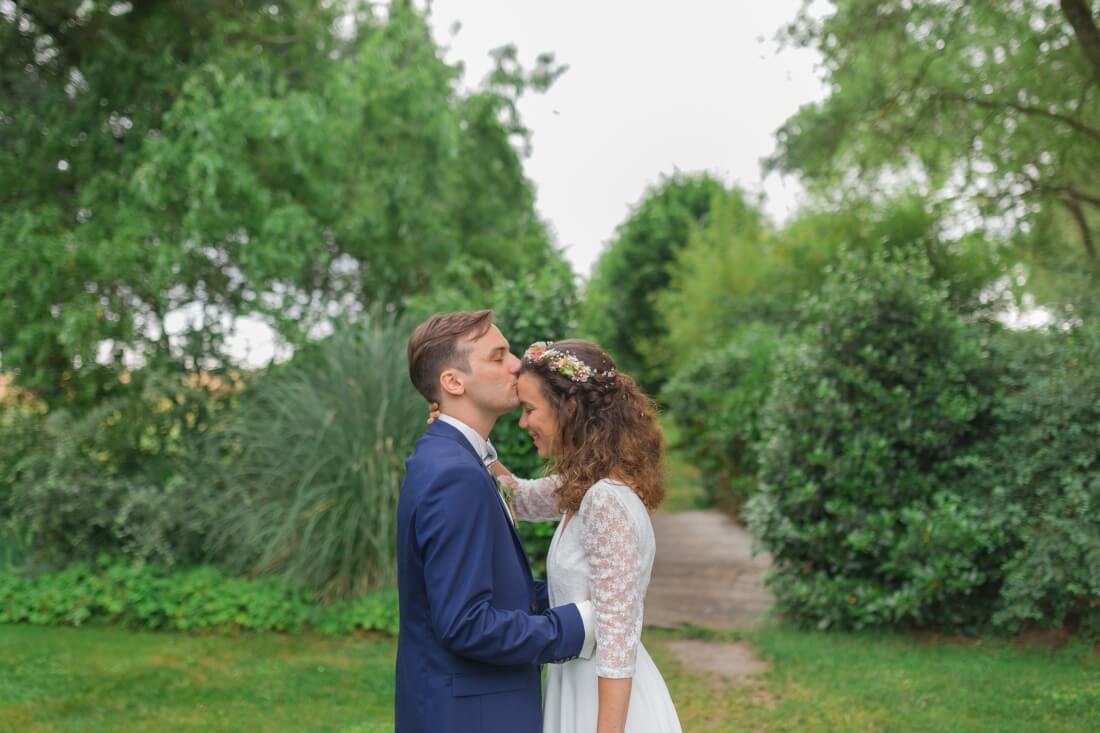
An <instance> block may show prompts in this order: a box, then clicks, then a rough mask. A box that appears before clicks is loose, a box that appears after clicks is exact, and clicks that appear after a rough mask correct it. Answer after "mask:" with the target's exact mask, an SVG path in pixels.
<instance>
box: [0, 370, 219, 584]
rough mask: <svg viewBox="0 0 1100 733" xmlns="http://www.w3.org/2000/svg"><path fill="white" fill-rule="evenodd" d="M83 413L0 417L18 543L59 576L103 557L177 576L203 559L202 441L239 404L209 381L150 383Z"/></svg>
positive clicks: (3, 488) (3, 473) (167, 378)
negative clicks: (178, 568)
mask: <svg viewBox="0 0 1100 733" xmlns="http://www.w3.org/2000/svg"><path fill="white" fill-rule="evenodd" d="M134 380H135V381H134V382H133V383H132V384H131V388H130V389H128V390H123V391H121V394H119V395H118V396H116V397H113V398H111V399H108V400H106V401H104V402H103V403H101V404H100V405H99V406H98V407H95V408H93V409H91V410H88V411H86V412H84V413H80V414H73V413H70V412H68V411H67V410H63V409H54V410H52V411H50V412H45V410H44V408H43V409H39V407H41V406H34V407H27V408H19V407H15V408H10V409H8V410H5V411H4V413H3V414H2V415H3V416H2V418H0V442H2V443H5V444H6V445H7V446H8V448H10V449H11V450H8V449H5V451H4V453H3V455H2V456H0V500H4V498H5V495H6V501H4V505H3V506H4V509H3V512H4V514H5V515H6V516H7V526H8V530H7V532H6V534H8V535H9V536H18V537H21V538H26V543H27V545H28V547H27V551H28V552H29V554H30V559H31V560H33V561H34V562H35V563H37V564H39V565H46V566H50V567H58V566H61V565H64V564H67V563H69V562H72V561H74V560H77V559H81V558H87V557H94V556H95V555H96V554H98V553H100V552H108V553H119V552H124V553H127V554H130V555H132V556H134V557H138V558H143V559H148V560H155V561H157V562H161V563H165V564H169V565H175V564H180V563H183V564H187V563H192V562H196V561H198V560H199V559H200V558H201V557H202V553H203V542H204V539H205V533H206V530H207V528H208V527H209V515H208V514H207V513H206V511H207V509H208V508H209V507H210V504H209V502H208V501H206V500H205V498H206V496H207V494H206V488H207V487H206V486H205V485H204V484H202V483H201V482H197V481H195V480H194V469H195V467H196V466H197V465H198V464H199V463H200V462H201V456H202V454H203V450H204V448H203V440H204V435H205V434H206V433H207V431H208V430H209V429H210V428H211V426H212V425H214V424H216V423H217V421H218V420H219V419H220V418H221V417H222V416H223V415H224V414H225V413H226V411H227V410H229V409H230V408H231V406H232V404H233V403H234V401H235V400H236V391H237V390H236V386H235V384H234V383H233V382H231V381H229V380H228V379H219V378H216V377H210V376H209V375H198V376H192V377H188V378H185V379H181V378H180V375H179V374H175V375H171V374H162V373H155V372H151V373H142V374H140V375H136V376H135V378H134Z"/></svg>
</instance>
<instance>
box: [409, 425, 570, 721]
mask: <svg viewBox="0 0 1100 733" xmlns="http://www.w3.org/2000/svg"><path fill="white" fill-rule="evenodd" d="M406 469H407V472H406V474H405V481H404V483H403V484H402V486H401V497H400V499H399V501H398V505H397V584H398V595H399V599H400V621H401V627H400V634H399V636H398V641H397V690H396V700H395V711H394V712H395V720H396V730H397V733H481V732H485V733H499V732H501V731H507V732H508V733H541V731H542V711H541V690H540V678H539V665H540V664H543V663H546V662H561V661H566V660H567V659H572V658H575V657H576V656H577V655H578V654H579V653H580V650H581V646H582V644H583V643H584V625H583V622H582V621H581V615H580V612H579V611H578V610H577V607H576V606H573V605H569V606H562V607H559V608H554V609H546V589H545V586H544V585H542V584H537V583H536V582H535V580H534V579H533V578H532V576H531V567H530V565H529V564H528V562H527V555H526V553H525V552H524V549H523V543H522V542H521V541H520V538H519V535H518V534H517V533H516V530H515V527H514V526H513V525H512V522H511V521H510V520H509V519H508V515H507V513H506V512H505V509H504V506H503V505H502V503H501V501H500V497H499V496H498V494H497V488H496V481H495V480H494V479H493V478H492V476H491V475H490V473H489V471H488V470H487V469H486V468H485V466H484V465H483V464H482V462H481V459H480V457H479V456H478V455H477V452H476V451H475V450H474V448H473V446H471V445H470V443H469V441H467V440H466V438H465V437H464V436H463V435H462V433H460V432H459V431H458V430H456V429H455V428H453V427H451V426H450V425H447V424H445V423H443V422H442V421H439V420H437V421H436V422H434V423H432V425H431V426H430V427H429V428H428V430H427V431H426V432H425V433H424V435H423V436H422V437H421V438H420V440H419V441H418V442H417V444H416V449H415V450H414V451H413V453H412V455H411V456H410V457H409V459H408V461H407V462H406Z"/></svg>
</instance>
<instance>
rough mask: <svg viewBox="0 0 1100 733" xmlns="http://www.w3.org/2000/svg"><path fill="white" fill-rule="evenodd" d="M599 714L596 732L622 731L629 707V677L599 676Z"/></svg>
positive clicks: (618, 732)
mask: <svg viewBox="0 0 1100 733" xmlns="http://www.w3.org/2000/svg"><path fill="white" fill-rule="evenodd" d="M599 679H600V685H599V695H600V716H599V718H598V722H597V723H596V733H624V731H625V730H626V712H627V710H628V709H629V708H630V686H631V684H632V683H633V682H634V680H632V679H631V678H630V677H626V678H624V679H615V678H612V677H600V678H599Z"/></svg>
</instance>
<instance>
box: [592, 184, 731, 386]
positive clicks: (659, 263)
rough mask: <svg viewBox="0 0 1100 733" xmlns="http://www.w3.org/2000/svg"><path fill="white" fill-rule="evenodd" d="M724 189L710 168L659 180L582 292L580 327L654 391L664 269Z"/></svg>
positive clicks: (658, 376) (661, 376)
mask: <svg viewBox="0 0 1100 733" xmlns="http://www.w3.org/2000/svg"><path fill="white" fill-rule="evenodd" d="M725 191H726V189H725V187H724V186H723V185H722V183H721V182H720V181H718V180H717V179H715V178H713V177H712V176H710V175H707V174H702V175H685V174H680V173H677V174H675V175H672V176H668V177H666V178H663V179H662V180H661V181H660V183H658V184H657V185H656V186H654V187H652V188H650V189H649V190H648V191H647V192H646V194H645V196H644V197H643V198H642V200H641V202H640V203H639V204H638V205H637V207H635V209H634V211H633V212H631V214H630V216H629V217H628V218H627V219H626V221H624V222H623V223H622V224H620V225H619V228H618V229H617V230H616V232H615V238H614V239H613V240H612V241H611V243H610V244H609V245H608V247H607V249H606V250H605V251H604V252H603V254H602V255H601V256H600V259H599V260H598V261H597V262H596V266H595V268H594V270H593V273H592V279H591V280H590V281H589V283H588V286H587V288H586V290H585V298H584V302H583V307H582V310H581V316H580V328H581V330H582V331H583V332H584V333H586V334H587V335H589V336H591V337H593V338H595V339H596V340H597V341H599V342H600V343H601V344H602V345H603V346H604V347H605V348H607V349H608V350H610V352H611V353H612V354H613V355H614V356H615V358H616V359H617V360H618V362H619V365H620V367H622V368H623V369H624V370H626V371H628V372H630V373H632V374H634V375H635V376H636V377H637V378H638V379H639V381H640V382H641V384H642V385H643V386H644V387H645V388H646V389H648V390H650V391H651V392H654V393H655V392H656V391H657V390H659V389H660V386H661V385H662V384H663V383H664V380H665V379H666V378H667V377H668V375H667V373H665V372H664V369H663V368H662V367H661V366H659V365H657V364H654V363H653V362H652V361H651V360H650V359H649V358H648V357H647V354H646V350H647V346H648V345H649V344H652V343H653V342H655V341H657V340H659V339H661V338H662V337H663V336H664V335H665V334H666V330H665V327H664V325H663V323H662V321H661V319H660V317H659V315H658V313H657V311H656V307H655V298H656V296H657V294H658V293H660V292H661V291H662V290H664V289H665V288H666V287H667V286H668V284H669V279H670V271H669V267H670V265H671V264H672V263H673V262H674V260H675V258H676V254H677V253H678V252H679V251H680V250H681V249H683V248H684V246H686V245H687V243H688V239H689V238H690V235H691V231H692V229H693V227H696V226H699V225H701V224H703V223H705V222H706V220H707V216H708V214H709V212H710V210H711V205H712V203H713V201H714V200H715V198H716V197H719V196H722V195H724V194H725Z"/></svg>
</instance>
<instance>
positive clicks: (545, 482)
mask: <svg viewBox="0 0 1100 733" xmlns="http://www.w3.org/2000/svg"><path fill="white" fill-rule="evenodd" d="M515 481H516V487H515V495H514V496H513V503H514V505H515V512H516V519H522V520H524V521H527V522H549V521H558V520H560V519H561V514H562V512H561V509H559V508H558V497H557V496H555V495H554V490H555V489H557V488H558V477H557V476H547V477H545V478H534V479H524V478H517V479H515Z"/></svg>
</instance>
